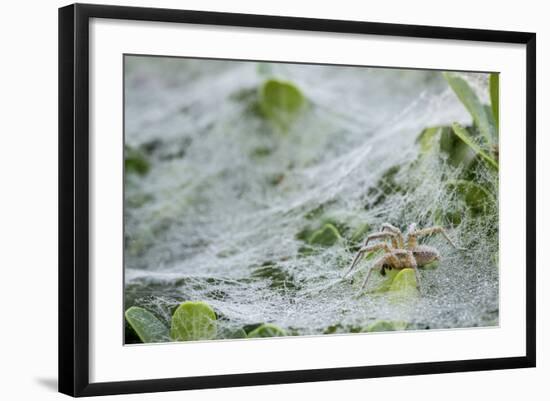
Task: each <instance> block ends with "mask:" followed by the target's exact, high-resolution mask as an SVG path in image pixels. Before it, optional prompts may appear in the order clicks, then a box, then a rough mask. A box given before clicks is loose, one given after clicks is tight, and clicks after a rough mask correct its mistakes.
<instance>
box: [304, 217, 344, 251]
mask: <svg viewBox="0 0 550 401" xmlns="http://www.w3.org/2000/svg"><path fill="white" fill-rule="evenodd" d="M340 238H341V236H340V233H339V232H338V229H337V228H336V227H334V225H332V224H330V223H329V224H325V225H324V226H323V228H321V229H320V230H317V231H315V232H314V233H313V234H312V235H311V237H310V238H309V241H308V243H309V244H310V245H319V246H326V247H328V246H332V245H334V244H335V243H336V242H338V240H339V239H340Z"/></svg>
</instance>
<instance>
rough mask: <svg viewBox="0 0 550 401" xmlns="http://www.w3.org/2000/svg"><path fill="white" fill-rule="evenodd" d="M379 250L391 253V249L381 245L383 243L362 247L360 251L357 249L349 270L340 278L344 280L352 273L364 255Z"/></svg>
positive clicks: (383, 244) (386, 245) (384, 244)
mask: <svg viewBox="0 0 550 401" xmlns="http://www.w3.org/2000/svg"><path fill="white" fill-rule="evenodd" d="M369 237H370V236H369ZM380 249H383V250H384V251H385V252H387V253H391V251H392V250H391V248H390V247H389V246H388V244H386V243H383V242H381V243H379V244H375V245H371V246H364V247H362V248H361V249H359V251H358V252H357V254H356V255H355V258H354V259H353V262H352V263H351V266H350V267H349V269H348V270H347V271H346V273H345V274H344V276H343V277H342V278H346V277H347V276H348V274H350V273H351V272H352V271H353V269H354V268H355V266H356V265H357V264H358V263H359V261H360V260H361V259H362V258H363V256H364V255H365V253H367V252H372V251H378V250H380Z"/></svg>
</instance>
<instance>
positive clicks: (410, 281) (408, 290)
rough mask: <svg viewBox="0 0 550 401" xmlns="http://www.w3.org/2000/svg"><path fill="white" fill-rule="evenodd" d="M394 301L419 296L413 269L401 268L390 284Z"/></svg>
mask: <svg viewBox="0 0 550 401" xmlns="http://www.w3.org/2000/svg"><path fill="white" fill-rule="evenodd" d="M389 291H390V294H391V299H392V301H395V302H401V301H406V300H408V299H412V298H415V297H417V296H418V289H417V283H416V275H415V273H414V270H413V269H410V268H407V269H403V270H401V271H400V272H399V273H397V275H396V276H395V278H394V279H393V281H392V283H391V285H390V290H389Z"/></svg>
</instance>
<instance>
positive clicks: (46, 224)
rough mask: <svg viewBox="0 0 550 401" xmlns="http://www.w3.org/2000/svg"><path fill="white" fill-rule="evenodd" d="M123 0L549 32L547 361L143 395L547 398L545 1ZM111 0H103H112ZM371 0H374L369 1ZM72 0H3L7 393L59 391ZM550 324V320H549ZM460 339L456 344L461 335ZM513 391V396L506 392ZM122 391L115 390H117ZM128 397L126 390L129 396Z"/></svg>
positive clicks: (541, 35)
mask: <svg viewBox="0 0 550 401" xmlns="http://www.w3.org/2000/svg"><path fill="white" fill-rule="evenodd" d="M105 1H106V2H107V1H109V2H110V3H112V4H121V5H141V6H156V7H169V8H186V9H202V10H215V11H232V12H243V13H258V14H279V15H292V16H303V17H318V18H332V19H355V20H368V21H380V22H396V23H410V24H426V25H444V26H445V25H446V26H462V27H470V28H488V29H504V30H520V31H535V32H536V33H537V42H538V43H537V45H538V46H537V47H538V49H537V50H538V54H537V60H538V61H537V69H538V77H537V78H538V87H537V91H538V94H537V102H538V107H537V113H538V121H537V130H538V166H537V169H538V180H537V181H538V196H537V198H538V199H537V203H538V205H539V207H538V226H539V227H538V243H539V247H538V248H539V250H538V252H537V253H538V255H537V259H538V260H539V268H538V283H539V284H538V286H537V287H538V294H539V295H538V300H537V301H538V311H539V313H538V319H537V320H538V338H539V341H538V365H539V367H537V368H536V369H524V370H512V371H496V372H477V373H463V374H446V375H435V376H417V377H398V378H384V379H369V380H354V381H341V382H324V383H315V384H292V385H284V386H264V387H254V388H240V389H221V390H201V391H193V392H186V393H184V394H183V393H164V394H156V395H146V396H144V395H132V396H126V397H125V399H128V400H130V399H148V400H149V399H150V400H172V399H173V400H176V399H182V398H183V397H185V399H188V400H215V399H219V398H220V397H221V398H223V399H240V400H243V401H244V400H257V399H264V400H276V399H277V400H280V399H285V398H289V399H297V398H298V397H302V398H306V399H317V400H335V399H341V398H342V397H354V398H355V397H357V398H358V399H368V398H370V399H373V398H374V399H375V398H378V397H384V399H400V398H402V399H414V400H416V399H419V400H420V399H422V400H426V401H427V400H441V399H445V400H446V401H447V400H449V401H450V400H461V401H463V400H464V399H476V400H477V399H499V398H500V399H512V398H524V397H526V396H527V397H529V398H530V399H532V400H537V399H546V398H548V396H549V395H550V390H549V389H548V387H547V380H548V377H550V366H549V355H548V352H549V351H548V347H547V343H546V341H545V339H544V336H545V335H546V336H547V335H548V333H547V330H546V328H547V325H548V312H547V310H549V309H550V297H549V296H548V295H547V294H545V293H544V292H543V289H544V287H545V286H548V285H549V284H548V283H546V281H547V280H548V279H550V275H549V274H548V270H547V269H546V266H544V265H545V263H544V259H545V258H547V259H548V258H549V257H550V255H549V252H550V250H549V249H548V247H546V248H545V247H543V246H541V245H542V244H543V243H544V242H545V240H546V239H547V236H545V235H544V234H545V233H544V232H543V230H542V228H543V227H548V226H549V224H548V223H550V222H549V221H548V219H549V217H548V216H549V214H548V213H547V212H546V211H545V209H544V207H543V205H544V204H545V202H548V201H549V200H550V199H549V197H550V193H549V185H548V184H546V185H545V183H544V177H545V175H546V174H548V173H549V172H550V161H548V160H543V156H544V153H543V149H545V147H546V146H550V143H549V139H548V137H547V136H546V135H544V134H545V132H546V131H547V130H548V128H549V123H550V119H549V117H548V115H547V114H546V115H545V113H544V111H545V110H547V109H548V107H549V105H550V92H549V91H550V79H549V78H548V76H547V75H546V74H545V70H546V71H548V70H549V65H548V61H549V60H548V57H549V56H550V25H549V24H548V15H549V14H548V12H547V11H546V10H545V7H544V6H545V2H544V1H535V0H524V1H521V2H517V1H516V2H508V3H506V4H504V2H502V1H496V0H491V1H484V2H481V1H471V0H462V1H460V2H443V1H435V0H434V1H429V0H415V1H407V0H401V1H390V0H388V1H383V2H378V1H377V2H361V1H353V0H339V1H331V2H326V4H321V3H320V2H318V1H315V2H314V1H310V2H305V1H302V2H300V1H297V0H294V1H292V0H276V1H270V2H259V1H252V0H250V1H247V0H231V2H228V1H223V0H202V1H201V0H188V1H175V0H172V1H169V0H160V1H152V0H150V1H143V0H135V1H115V0H105ZM100 3H102V2H100ZM369 3H371V4H369ZM65 4H67V3H65V2H62V1H53V0H51V1H35V0H30V1H29V0H28V1H24V2H23V1H22V2H9V3H5V4H3V7H2V14H1V15H2V17H1V18H2V21H1V23H0V29H1V36H0V38H1V39H0V44H1V46H2V53H1V54H2V60H1V62H0V80H1V81H0V96H1V97H0V99H2V105H3V107H2V112H1V113H0V116H1V117H0V127H1V128H0V183H1V188H2V191H1V195H0V237H1V241H0V244H1V246H0V269H1V272H2V276H1V277H2V282H1V284H0V299H1V301H2V302H1V304H0V322H1V323H0V347H1V348H0V351H1V352H0V368H1V369H2V370H1V372H0V374H1V375H0V382H1V383H2V385H1V386H0V394H1V395H2V396H3V397H2V398H3V399H9V400H16V399H30V400H49V399H60V398H62V397H64V396H62V395H58V394H57V393H56V392H55V390H54V389H55V386H56V374H57V330H56V328H57V212H56V210H57V7H59V6H62V5H65ZM545 326H546V327H545ZM449 346H452V344H449ZM501 397H503V398H501ZM110 398H115V397H110ZM118 398H119V399H122V397H118Z"/></svg>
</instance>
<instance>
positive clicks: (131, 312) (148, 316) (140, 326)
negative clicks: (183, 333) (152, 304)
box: [124, 306, 170, 343]
mask: <svg viewBox="0 0 550 401" xmlns="http://www.w3.org/2000/svg"><path fill="white" fill-rule="evenodd" d="M124 316H125V317H126V321H127V322H128V324H129V325H130V327H132V329H133V330H134V331H135V333H136V334H137V336H138V337H139V339H140V340H141V341H142V342H143V343H158V342H165V341H169V340H170V337H169V336H168V327H166V326H165V325H164V324H163V323H162V322H161V321H160V320H159V319H157V317H156V316H155V315H153V314H152V313H151V312H149V311H148V310H146V309H143V308H140V307H138V306H132V307H130V308H128V309H127V310H126V312H125V313H124Z"/></svg>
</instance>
